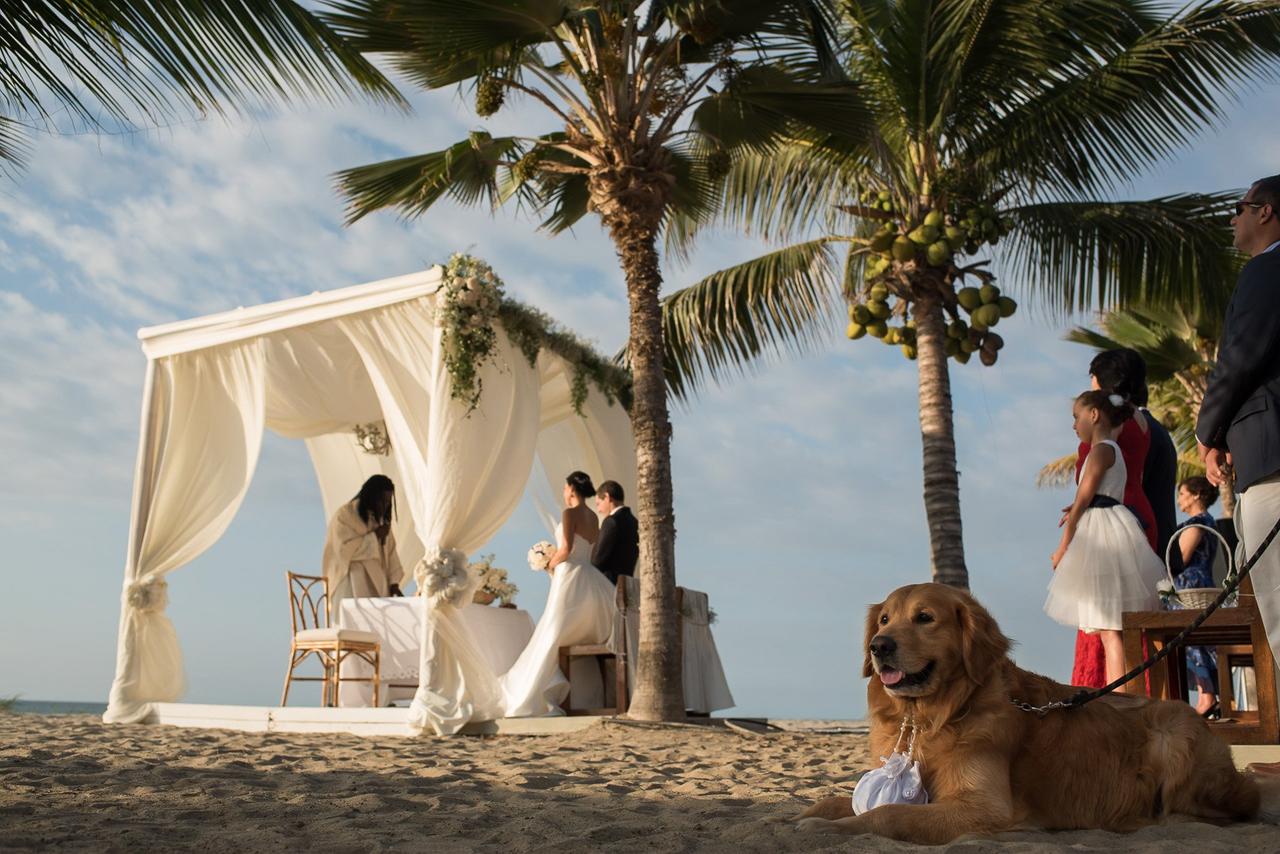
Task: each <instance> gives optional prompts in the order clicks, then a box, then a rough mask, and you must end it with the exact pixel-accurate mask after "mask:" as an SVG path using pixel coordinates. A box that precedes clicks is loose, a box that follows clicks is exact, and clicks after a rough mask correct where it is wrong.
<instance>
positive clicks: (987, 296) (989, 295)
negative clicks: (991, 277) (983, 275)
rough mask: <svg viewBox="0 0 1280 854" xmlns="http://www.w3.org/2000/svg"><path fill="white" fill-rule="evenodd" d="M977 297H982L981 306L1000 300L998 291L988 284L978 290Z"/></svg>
mask: <svg viewBox="0 0 1280 854" xmlns="http://www.w3.org/2000/svg"><path fill="white" fill-rule="evenodd" d="M978 296H980V297H982V304H983V305H989V304H990V303H993V302H995V301H996V300H998V299H1000V289H999V288H997V287H996V286H995V285H993V284H991V283H990V282H988V283H987V284H985V285H983V286H982V287H981V288H979V289H978Z"/></svg>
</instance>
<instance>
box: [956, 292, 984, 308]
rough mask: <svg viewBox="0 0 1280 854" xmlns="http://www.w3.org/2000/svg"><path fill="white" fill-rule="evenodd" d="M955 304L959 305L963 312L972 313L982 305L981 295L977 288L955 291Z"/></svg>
mask: <svg viewBox="0 0 1280 854" xmlns="http://www.w3.org/2000/svg"><path fill="white" fill-rule="evenodd" d="M956 302H958V303H960V307H961V308H963V309H964V310H965V311H969V312H972V311H973V310H974V309H976V308H978V307H979V306H981V305H982V294H980V293H979V292H978V289H977V288H973V287H969V288H961V289H960V290H958V291H956Z"/></svg>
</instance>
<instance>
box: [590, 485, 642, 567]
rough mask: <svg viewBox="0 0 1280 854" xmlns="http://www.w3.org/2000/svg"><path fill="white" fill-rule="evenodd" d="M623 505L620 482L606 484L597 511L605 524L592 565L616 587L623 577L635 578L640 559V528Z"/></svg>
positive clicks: (598, 497)
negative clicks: (637, 563) (631, 576)
mask: <svg viewBox="0 0 1280 854" xmlns="http://www.w3.org/2000/svg"><path fill="white" fill-rule="evenodd" d="M622 502H623V494H622V487H621V486H619V485H618V482H617V481H615V480H606V481H605V482H603V483H601V484H600V486H599V487H597V489H596V511H597V512H598V513H599V514H600V515H601V516H603V517H604V521H602V522H601V523H600V536H599V537H597V538H596V544H595V545H594V546H593V547H592V549H591V563H592V565H593V566H595V568H596V569H598V570H600V571H601V572H603V573H604V574H605V577H606V578H608V579H609V580H610V581H612V582H613V583H614V584H617V583H618V577H619V576H621V575H635V574H636V561H637V560H639V558H640V525H639V523H637V522H636V517H635V516H634V515H632V513H631V508H630V507H628V506H626V505H625V504H623V503H622Z"/></svg>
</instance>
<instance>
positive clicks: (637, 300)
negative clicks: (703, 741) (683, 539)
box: [610, 218, 684, 721]
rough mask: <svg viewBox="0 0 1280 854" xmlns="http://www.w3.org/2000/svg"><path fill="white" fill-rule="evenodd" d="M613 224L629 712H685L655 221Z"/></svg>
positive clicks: (652, 717) (653, 717)
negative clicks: (628, 562)
mask: <svg viewBox="0 0 1280 854" xmlns="http://www.w3.org/2000/svg"><path fill="white" fill-rule="evenodd" d="M626 219H627V218H624V222H622V223H617V224H614V225H613V226H612V227H611V228H610V232H611V235H612V237H613V240H614V246H615V247H616V248H617V252H618V258H619V260H620V261H621V262H622V270H623V273H624V274H625V276H626V279H627V296H628V298H629V301H630V304H631V323H630V333H631V339H630V348H631V376H632V382H633V383H634V395H633V402H632V406H631V430H632V433H633V434H634V436H635V444H636V476H637V479H638V481H639V482H638V483H637V484H636V486H637V495H636V517H637V520H638V521H639V524H640V561H639V567H638V569H639V578H640V649H639V659H638V660H637V661H636V684H635V688H634V691H635V693H634V695H633V696H632V699H631V706H630V709H629V710H628V717H631V718H634V719H636V720H644V721H678V720H683V719H684V680H683V675H684V674H683V669H684V668H683V655H682V650H681V642H680V641H681V638H680V631H679V629H680V615H679V614H677V613H676V555H675V542H676V526H675V514H674V513H673V512H672V506H671V505H672V490H671V419H670V417H669V415H668V413H667V391H666V382H665V374H664V371H663V341H662V308H661V306H660V304H659V301H658V291H659V289H660V288H661V286H662V272H661V270H660V268H659V266H658V251H657V248H656V243H657V230H658V229H657V223H654V224H653V225H652V227H648V228H636V227H635V226H634V220H633V219H632V220H630V222H626V221H625V220H626Z"/></svg>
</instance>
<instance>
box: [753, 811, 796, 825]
mask: <svg viewBox="0 0 1280 854" xmlns="http://www.w3.org/2000/svg"><path fill="white" fill-rule="evenodd" d="M798 818H799V816H798V815H796V814H795V813H793V812H788V813H781V812H780V813H778V814H777V815H771V816H767V817H766V818H762V819H760V821H762V822H764V823H765V824H790V823H791V822H793V821H795V820H797V819H798Z"/></svg>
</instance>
